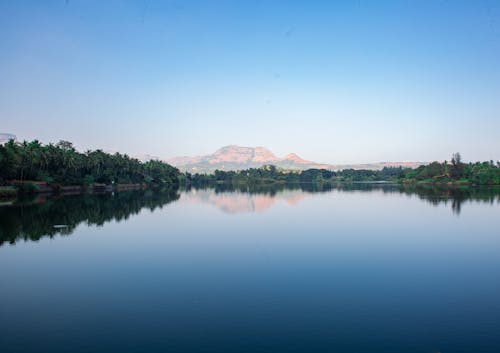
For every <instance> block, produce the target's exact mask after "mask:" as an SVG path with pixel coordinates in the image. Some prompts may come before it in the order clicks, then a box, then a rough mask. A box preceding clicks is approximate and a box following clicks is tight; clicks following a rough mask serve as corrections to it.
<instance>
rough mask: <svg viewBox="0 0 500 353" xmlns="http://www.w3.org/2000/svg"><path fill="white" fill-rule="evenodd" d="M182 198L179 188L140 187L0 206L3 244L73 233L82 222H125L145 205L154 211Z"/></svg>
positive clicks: (0, 227)
mask: <svg viewBox="0 0 500 353" xmlns="http://www.w3.org/2000/svg"><path fill="white" fill-rule="evenodd" d="M178 198H179V194H178V193H177V191H176V190H163V191H156V190H155V191H152V190H146V191H144V190H137V191H126V192H125V191H124V192H118V193H115V194H114V195H112V194H97V195H96V194H86V195H76V196H63V197H58V198H50V199H43V198H38V199H35V200H34V201H32V202H29V203H26V202H25V203H16V204H14V205H13V206H4V207H0V246H1V245H2V244H4V243H6V242H8V243H11V244H14V243H15V242H17V241H18V240H20V239H24V240H34V241H36V240H39V239H41V238H43V237H45V236H49V237H53V236H55V235H60V234H71V233H72V232H73V231H74V229H75V228H76V227H77V226H78V225H79V224H80V223H82V222H86V223H87V224H91V225H103V224H104V223H107V222H110V221H113V220H114V221H122V220H126V219H128V217H129V216H130V215H134V214H137V213H139V211H141V210H142V209H143V208H148V209H150V210H154V209H156V208H161V207H163V205H166V204H167V203H170V202H172V201H174V200H177V199H178Z"/></svg>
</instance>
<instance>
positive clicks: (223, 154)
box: [165, 145, 425, 173]
mask: <svg viewBox="0 0 500 353" xmlns="http://www.w3.org/2000/svg"><path fill="white" fill-rule="evenodd" d="M165 162H167V163H169V164H171V165H173V166H175V167H177V168H179V169H180V170H181V171H187V172H190V173H209V172H213V171H215V170H217V169H218V170H225V171H227V170H242V169H248V168H258V167H261V166H263V165H266V164H272V165H275V166H277V167H280V168H283V169H295V170H305V169H310V168H318V169H331V170H339V169H347V168H353V169H382V168H383V167H386V166H404V167H411V168H415V167H418V166H419V165H423V164H425V163H421V162H380V163H369V164H352V165H331V164H325V163H317V162H313V161H308V160H304V159H302V158H301V157H299V156H298V155H297V154H295V153H289V154H287V155H286V156H284V157H282V158H280V157H277V156H276V155H275V154H274V153H272V152H271V151H270V150H268V149H267V148H265V147H242V146H236V145H229V146H225V147H222V148H220V149H218V150H217V151H215V152H214V153H212V154H209V155H205V156H196V157H186V156H183V157H174V158H170V159H166V160H165Z"/></svg>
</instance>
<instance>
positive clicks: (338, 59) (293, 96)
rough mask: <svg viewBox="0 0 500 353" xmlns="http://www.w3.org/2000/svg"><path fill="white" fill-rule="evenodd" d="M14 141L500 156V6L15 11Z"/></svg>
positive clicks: (22, 4)
mask: <svg viewBox="0 0 500 353" xmlns="http://www.w3.org/2000/svg"><path fill="white" fill-rule="evenodd" d="M0 132H10V133H14V134H16V135H17V136H18V138H20V139H34V138H37V139H39V140H41V141H43V142H56V141H58V140H59V139H65V140H70V141H73V142H74V143H75V145H76V146H77V147H78V148H79V149H87V148H102V149H104V150H114V151H120V152H125V153H129V154H132V155H134V154H145V153H147V154H151V155H156V156H160V157H172V156H178V155H198V154H207V153H211V152H213V151H214V150H215V149H217V148H218V147H221V146H224V145H228V144H238V145H244V146H265V147H268V148H269V149H271V150H272V151H273V152H275V153H276V154H278V155H284V154H285V153H288V152H296V153H297V154H299V155H300V156H301V157H303V158H306V159H310V160H315V161H318V162H327V163H346V162H353V163H359V162H375V161H389V160H390V161H403V160H407V161H431V160H444V159H450V155H451V153H452V152H455V151H460V152H461V153H462V155H463V158H464V159H465V160H489V159H494V160H499V159H500V2H498V1H481V0H477V1H472V0H471V1H444V0H442V1H439V0H435V1H404V0H400V1H364V0H358V1H267V0H266V1H264V0H261V1H257V0H250V1H153V0H151V1H76V0H69V1H66V0H59V1H32V2H30V1H21V0H20V1H0Z"/></svg>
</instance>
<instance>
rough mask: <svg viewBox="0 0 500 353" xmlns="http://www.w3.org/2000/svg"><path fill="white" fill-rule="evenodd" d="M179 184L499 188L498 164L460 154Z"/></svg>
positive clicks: (219, 174)
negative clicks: (408, 163) (408, 164)
mask: <svg viewBox="0 0 500 353" xmlns="http://www.w3.org/2000/svg"><path fill="white" fill-rule="evenodd" d="M180 178H181V183H182V184H184V185H188V186H194V187H206V186H213V185H215V184H221V183H232V184H249V185H251V184H265V183H287V184H293V183H317V184H322V183H339V182H380V181H386V182H396V183H407V184H411V183H428V184H446V183H452V184H464V185H467V184H473V185H500V163H499V162H496V163H494V162H493V161H489V162H476V163H463V162H462V158H461V156H460V153H455V154H453V156H452V158H451V161H450V162H448V161H444V162H442V163H440V162H432V163H429V164H428V165H423V166H420V167H418V168H415V169H412V168H402V167H384V168H383V169H381V170H367V169H359V170H358V169H344V170H340V171H330V170H325V169H307V170H304V171H291V170H284V169H281V168H278V167H276V166H272V165H266V166H263V167H261V168H250V169H246V170H240V171H221V170H216V171H215V173H213V174H191V173H185V174H182V175H181V176H180Z"/></svg>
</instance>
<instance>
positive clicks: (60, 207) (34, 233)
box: [0, 184, 500, 246]
mask: <svg viewBox="0 0 500 353" xmlns="http://www.w3.org/2000/svg"><path fill="white" fill-rule="evenodd" d="M327 192H341V193H349V192H379V193H383V194H403V195H408V196H410V197H418V198H419V199H421V200H425V201H426V202H428V203H430V204H432V205H439V204H445V205H448V204H451V210H452V211H453V212H454V213H455V214H457V215H459V214H460V212H461V210H462V206H463V204H464V203H467V202H472V201H474V202H483V203H491V204H493V203H500V188H492V187H489V188H487V187H483V188H449V187H441V188H437V187H430V186H418V187H416V186H404V185H393V184H343V185H335V186H334V185H331V184H292V185H282V184H280V185H255V186H248V185H244V186H233V185H215V186H214V187H213V188H207V189H187V190H184V191H183V192H182V193H181V194H179V192H178V191H177V190H163V191H161V192H159V191H157V190H156V191H152V190H146V191H144V190H138V191H131V192H120V193H116V194H114V195H112V194H100V195H79V196H64V197H56V198H44V197H39V198H37V199H35V200H29V201H17V202H13V203H12V204H8V203H6V202H4V203H3V204H1V205H0V246H2V245H3V244H5V243H10V244H14V243H16V242H17V241H19V240H25V241H28V240H31V241H37V240H39V239H40V238H42V237H53V236H55V235H68V234H71V233H72V232H73V231H74V229H75V228H76V227H77V226H78V224H80V223H82V222H86V223H87V224H89V225H98V226H101V225H103V224H104V223H106V222H109V221H122V220H126V219H128V217H129V216H130V215H134V214H137V213H138V212H139V211H140V210H141V209H144V208H147V209H150V210H151V211H153V210H155V209H156V208H161V207H163V206H164V205H166V204H168V203H170V202H172V201H175V200H178V199H179V198H181V201H182V202H184V203H199V204H208V205H212V206H215V207H217V208H218V209H220V210H221V211H223V212H225V213H227V214H240V213H249V212H265V211H267V210H269V209H270V208H272V207H273V206H275V205H276V204H279V203H283V202H284V203H285V204H288V205H296V204H298V203H300V202H301V201H302V200H304V199H306V198H309V197H312V196H313V194H317V193H327Z"/></svg>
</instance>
